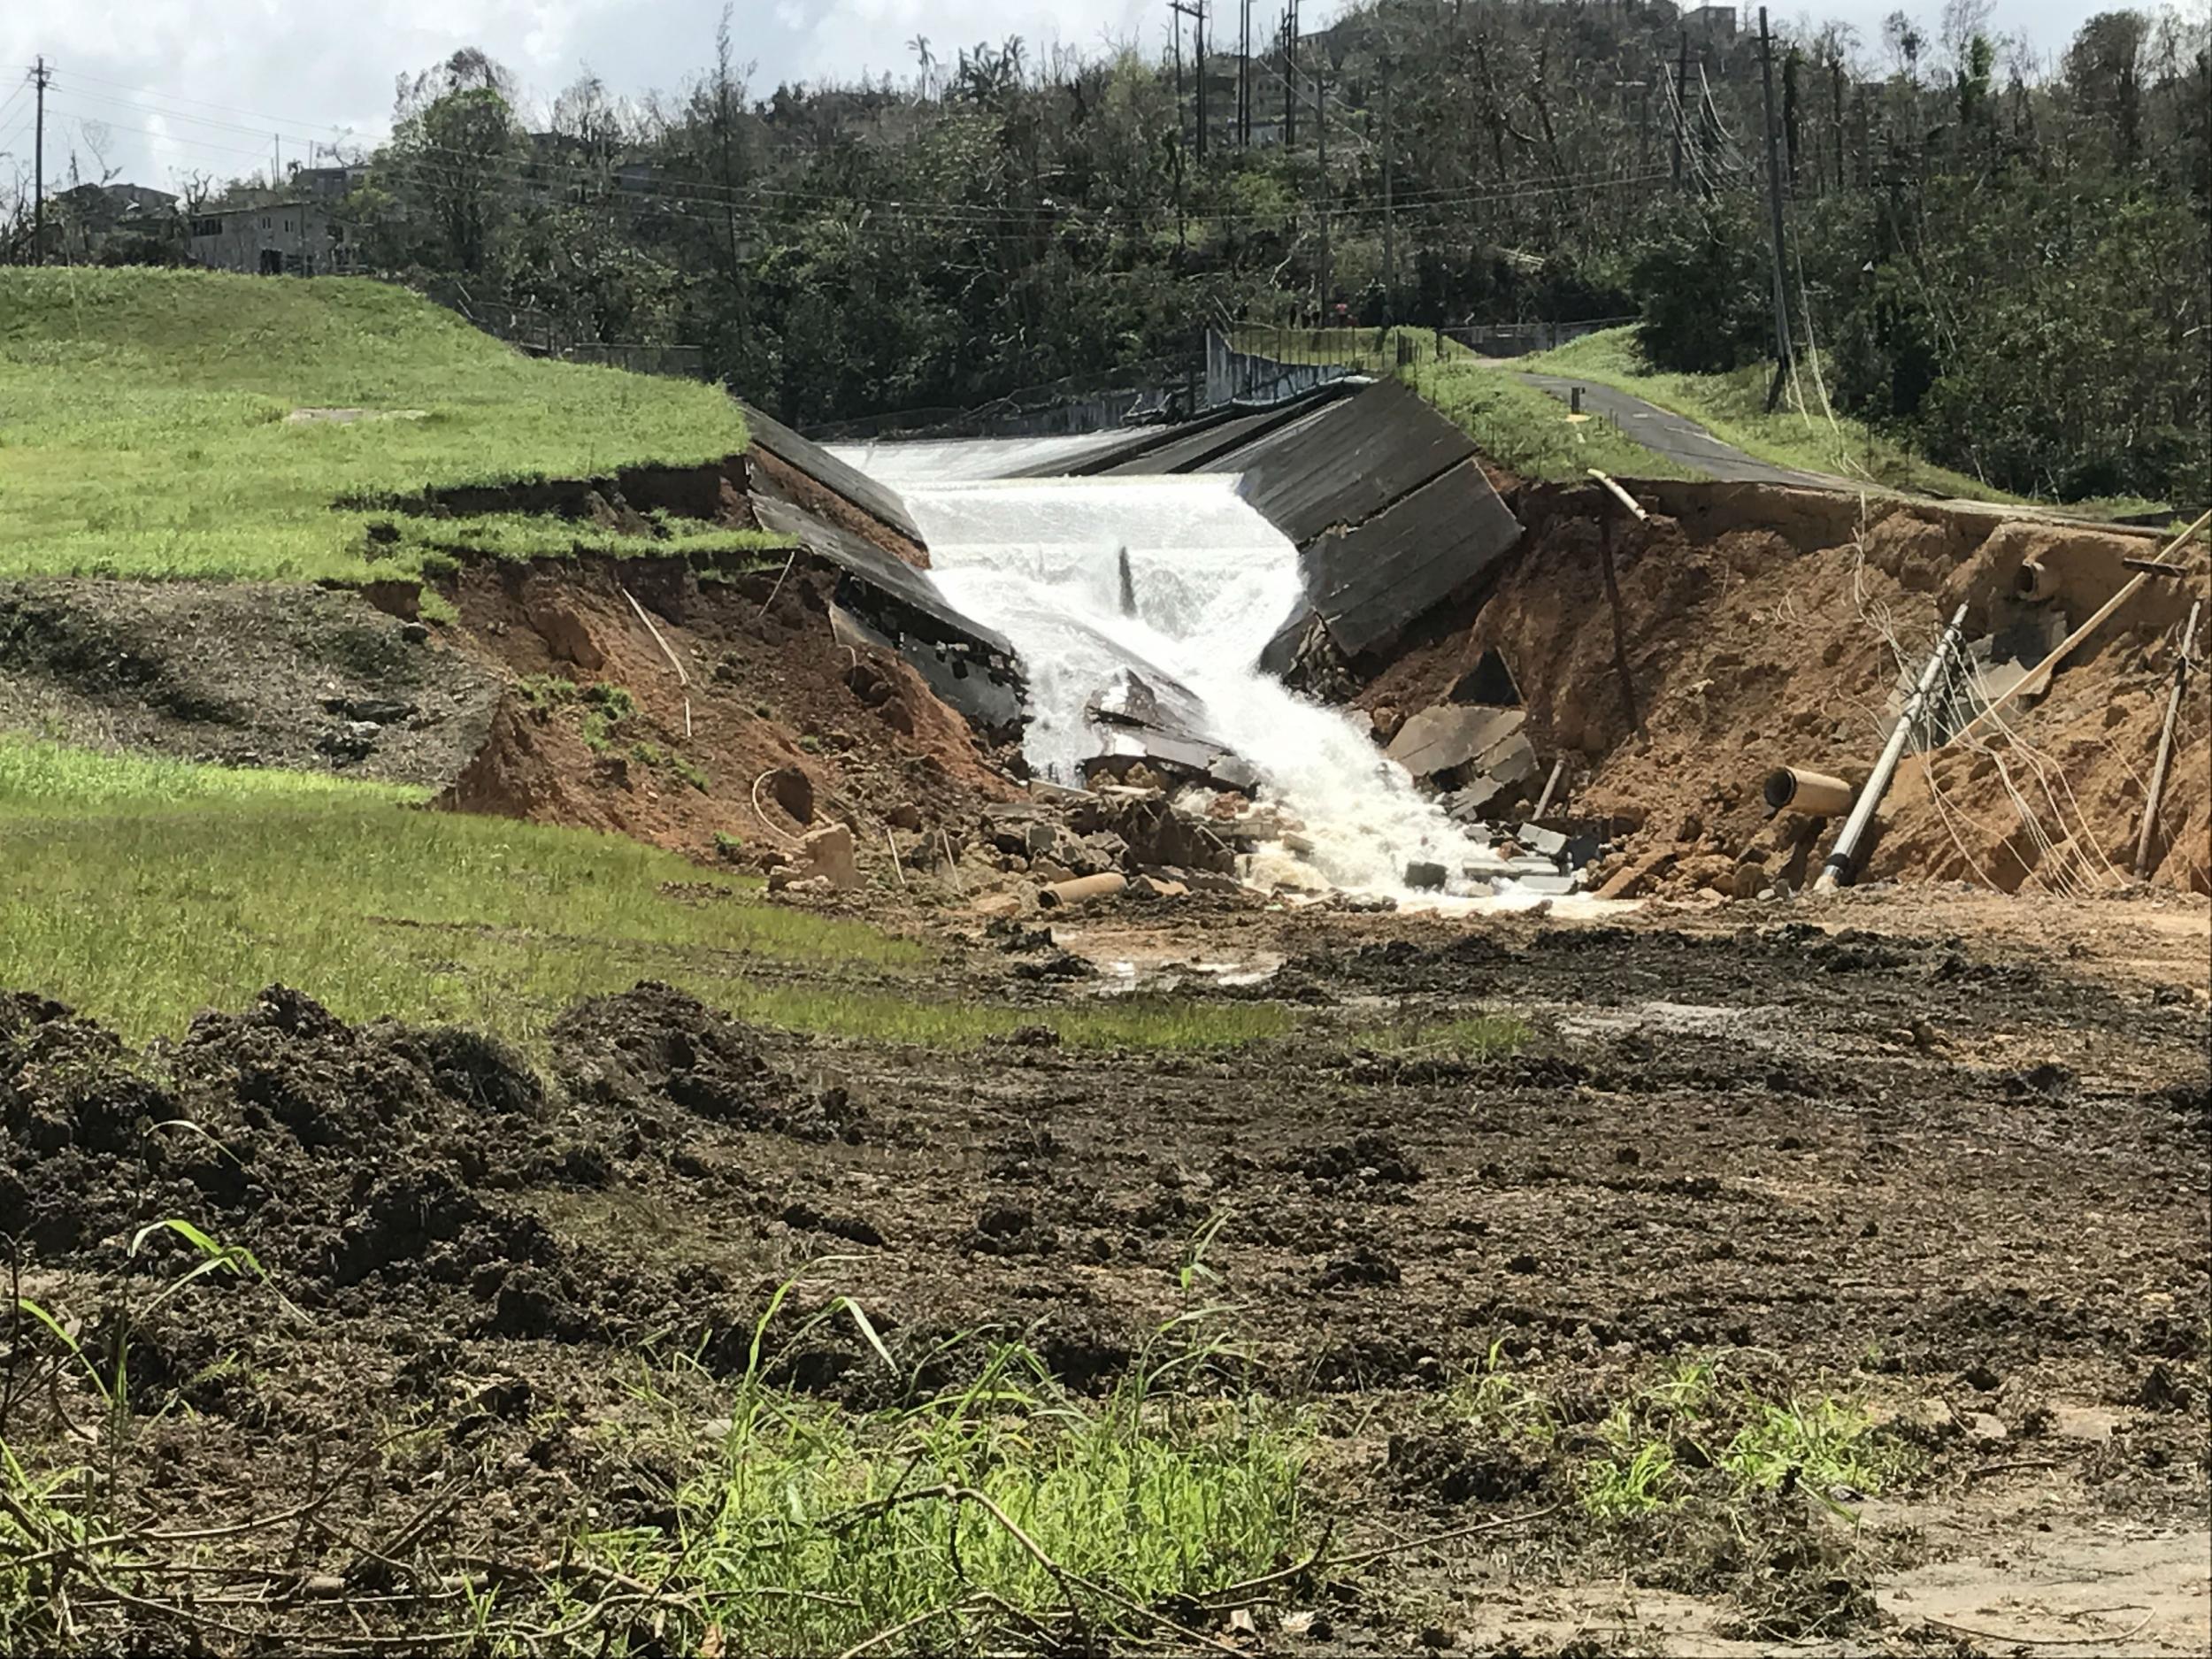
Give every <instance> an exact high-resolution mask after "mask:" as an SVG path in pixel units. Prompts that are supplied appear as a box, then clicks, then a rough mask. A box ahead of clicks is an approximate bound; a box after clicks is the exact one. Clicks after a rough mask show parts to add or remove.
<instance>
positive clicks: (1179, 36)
mask: <svg viewBox="0 0 2212 1659" xmlns="http://www.w3.org/2000/svg"><path fill="white" fill-rule="evenodd" d="M1167 9H1168V11H1169V12H1171V13H1172V14H1173V15H1174V18H1175V245H1176V247H1177V248H1181V247H1182V246H1183V240H1184V224H1183V8H1182V5H1181V4H1180V0H1168V7H1167Z"/></svg>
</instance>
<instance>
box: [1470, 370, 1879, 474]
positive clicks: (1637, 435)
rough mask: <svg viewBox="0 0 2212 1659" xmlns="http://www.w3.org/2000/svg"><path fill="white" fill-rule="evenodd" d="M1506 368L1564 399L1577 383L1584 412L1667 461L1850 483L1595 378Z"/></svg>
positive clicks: (1717, 470) (1708, 469)
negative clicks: (1748, 449)
mask: <svg viewBox="0 0 2212 1659" xmlns="http://www.w3.org/2000/svg"><path fill="white" fill-rule="evenodd" d="M1506 373H1509V374H1510V375H1511V376H1513V378H1514V379H1515V380H1522V381H1525V382H1526V383H1527V384H1528V385H1530V386H1533V387H1535V388H1537V389H1538V390H1540V391H1545V392H1549V393H1550V394H1551V395H1552V396H1554V397H1556V398H1557V399H1558V400H1559V401H1560V402H1561V403H1569V402H1571V401H1572V398H1571V394H1572V392H1573V389H1574V388H1576V387H1580V388H1582V407H1583V410H1584V412H1586V413H1587V414H1592V415H1608V416H1610V417H1611V418H1612V419H1615V420H1616V421H1617V422H1619V423H1620V428H1621V430H1622V431H1623V432H1624V433H1625V434H1627V435H1628V436H1629V438H1630V439H1631V440H1632V441H1633V442H1637V443H1640V444H1642V445H1643V446H1644V448H1645V449H1649V450H1650V451H1652V453H1653V454H1655V455H1663V456H1664V457H1667V459H1669V460H1670V461H1673V462H1675V463H1677V464H1678V465H1682V466H1686V467H1692V468H1694V469H1695V470H1696V471H1698V472H1702V473H1704V474H1706V475H1707V476H1708V477H1709V478H1717V479H1719V480H1721V481H1722V482H1724V483H1728V484H1794V485H1800V486H1809V487H1810V488H1815V489H1835V488H1846V489H1848V488H1854V487H1853V486H1852V485H1851V484H1850V483H1848V481H1847V480H1843V479H1839V478H1832V477H1829V476H1828V475H1827V474H1825V473H1822V472H1799V471H1797V470H1796V469H1795V468H1794V467H1787V466H1777V465H1774V464H1773V463H1772V462H1770V461H1762V460H1760V459H1759V458H1758V457H1756V456H1754V455H1747V454H1745V453H1744V452H1743V451H1742V450H1741V449H1737V448H1736V447H1735V446H1734V445H1732V444H1727V443H1723V442H1721V441H1720V440H1719V439H1718V438H1716V437H1715V436H1714V435H1713V434H1711V433H1709V432H1708V431H1706V430H1705V428H1704V427H1702V426H1699V425H1698V424H1697V422H1695V421H1694V420H1692V419H1689V417H1687V416H1686V415H1678V414H1675V413H1673V412H1672V411H1669V410H1664V409H1661V408H1660V407H1658V405H1656V404H1655V403H1646V402H1644V400H1643V399H1642V398H1640V397H1635V396H1631V395H1630V394H1628V393H1626V392H1623V391H1617V390H1615V389H1614V388H1612V387H1610V386H1601V385H1599V384H1598V383H1597V382H1596V381H1594V380H1576V379H1574V378H1573V377H1572V376H1571V375H1564V374H1536V373H1531V372H1529V371H1528V370H1525V369H1508V370H1507V371H1506Z"/></svg>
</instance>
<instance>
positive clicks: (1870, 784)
mask: <svg viewBox="0 0 2212 1659" xmlns="http://www.w3.org/2000/svg"><path fill="white" fill-rule="evenodd" d="M1965 626H1966V607H1965V606H1964V605H1961V606H1960V607H1959V608H1958V609H1957V610H1956V611H1953V612H1952V613H1951V620H1950V622H1949V623H1948V625H1947V626H1945V628H1944V630H1943V637H1942V638H1941V639H1939V640H1938V641H1936V648H1935V649H1934V650H1932V651H1931V652H1929V653H1928V665H1927V666H1926V667H1925V668H1923V669H1922V670H1921V671H1920V682H1919V684H1917V685H1916V686H1915V687H1913V694H1912V695H1911V696H1910V697H1909V699H1907V701H1906V703H1905V706H1904V708H1903V710H1901V712H1900V713H1899V714H1898V716H1897V726H1896V729H1895V730H1893V731H1892V732H1891V733H1890V734H1889V741H1888V742H1887V743H1886V744H1884V745H1883V746H1882V757H1881V759H1879V760H1878V761H1876V762H1875V763H1874V771H1873V773H1872V775H1871V776H1870V777H1869V778H1868V779H1867V780H1866V787H1865V788H1863V789H1862V790H1860V791H1859V799H1858V803H1857V804H1856V805H1855V806H1854V807H1853V808H1852V809H1851V816H1850V817H1849V818H1846V819H1845V820H1844V825H1843V833H1841V834H1839V835H1838V836H1837V837H1836V844H1835V846H1834V848H1833V849H1831V850H1830V852H1829V854H1828V862H1827V863H1826V864H1823V865H1822V866H1821V867H1820V877H1819V879H1817V880H1816V881H1815V882H1814V883H1813V891H1814V892H1816V893H1833V892H1834V891H1835V890H1836V887H1837V885H1838V884H1839V882H1842V881H1844V880H1847V879H1848V878H1849V877H1850V874H1851V865H1852V863H1853V861H1854V860H1855V859H1856V857H1857V856H1858V851H1859V838H1860V837H1861V836H1863V835H1864V834H1865V833H1866V831H1867V826H1869V825H1870V824H1872V823H1873V822H1874V814H1875V811H1876V810H1878V808H1879V807H1880V806H1881V804H1882V797H1883V796H1884V795H1887V794H1888V793H1889V780H1890V778H1891V776H1892V775H1893V773H1894V772H1896V771H1897V763H1898V762H1899V761H1900V760H1901V759H1903V758H1904V755H1905V745H1906V744H1908V743H1909V742H1910V741H1912V734H1913V731H1914V728H1915V727H1916V726H1919V724H1920V716H1921V711H1922V710H1924V709H1925V708H1926V707H1927V706H1928V698H1929V696H1930V695H1932V693H1933V692H1934V690H1935V684H1936V681H1937V680H1940V679H1941V678H1942V677H1943V665H1944V664H1946V663H1947V662H1949V661H1950V660H1951V648H1952V647H1953V646H1955V645H1956V644H1957V643H1958V637H1959V634H1961V632H1962V631H1963V630H1964V628H1965Z"/></svg>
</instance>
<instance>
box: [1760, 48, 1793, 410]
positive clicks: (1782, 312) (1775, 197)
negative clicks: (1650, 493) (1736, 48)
mask: <svg viewBox="0 0 2212 1659" xmlns="http://www.w3.org/2000/svg"><path fill="white" fill-rule="evenodd" d="M1759 80H1760V82H1761V84H1762V85H1763V88H1765V96H1766V125H1767V200H1768V204H1769V205H1770V207H1771V208H1772V210H1773V215H1774V383H1773V384H1772V385H1771V386H1770V387H1768V388H1767V411H1768V412H1769V413H1770V414H1771V413H1772V412H1773V411H1774V406H1775V405H1776V404H1777V403H1780V402H1781V401H1782V382H1783V381H1784V380H1787V379H1788V378H1789V373H1790V358H1791V351H1790V305H1789V287H1788V285H1787V283H1786V281H1785V280H1784V279H1783V275H1782V272H1783V266H1784V264H1785V261H1786V257H1787V256H1786V253H1785V250H1784V242H1783V233H1782V155H1781V148H1780V144H1779V142H1778V140H1777V138H1776V135H1775V130H1774V42H1773V38H1772V37H1771V36H1770V35H1768V33H1767V9H1766V8H1765V7H1764V6H1761V7H1760V8H1759Z"/></svg>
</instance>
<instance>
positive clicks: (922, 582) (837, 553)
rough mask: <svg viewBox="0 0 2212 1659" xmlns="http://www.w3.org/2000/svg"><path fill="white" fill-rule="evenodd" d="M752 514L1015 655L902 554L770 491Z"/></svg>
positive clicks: (967, 634) (960, 632)
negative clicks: (955, 606) (827, 521)
mask: <svg viewBox="0 0 2212 1659" xmlns="http://www.w3.org/2000/svg"><path fill="white" fill-rule="evenodd" d="M752 500H753V511H754V514H755V515H756V516H757V518H759V519H760V523H761V527H762V528H763V529H766V530H772V531H774V532H775V533H776V534H778V535H787V536H790V537H792V538H794V539H795V541H798V543H799V544H800V545H801V546H802V547H803V548H805V549H806V550H807V551H808V552H810V553H811V554H813V555H815V556H816V557H818V558H825V559H827V560H828V561H829V562H830V563H831V564H833V565H837V566H839V567H840V568H841V569H843V570H845V571H848V572H851V574H852V575H853V576H855V577H856V578H857V579H858V580H861V581H863V582H864V583H866V584H867V585H868V586H870V587H872V588H876V589H878V590H879V591H880V592H883V593H885V594H887V595H890V596H891V597H892V598H894V599H896V600H897V601H899V602H900V603H902V604H904V605H906V606H907V607H908V608H909V609H910V610H913V611H919V612H920V613H921V614H922V615H923V616H925V617H927V618H929V619H930V620H931V621H933V622H934V623H936V624H937V625H938V626H941V627H942V628H943V629H945V630H946V631H947V632H948V633H949V634H952V635H954V636H955V637H956V638H959V639H963V640H967V641H972V642H973V643H975V644H977V645H979V646H982V647H983V648H984V649H987V650H991V651H995V652H997V653H999V654H1000V655H1002V656H1003V657H1007V658H1008V659H1009V660H1012V659H1013V658H1014V656H1015V652H1014V646H1013V642H1012V641H1010V640H1009V639H1008V638H1007V637H1006V636H1005V635H1004V634H999V633H997V632H995V631H994V630H993V629H990V628H987V627H985V626H983V625H982V624H981V623H979V622H977V621H974V620H973V619H972V618H968V617H965V616H963V615H962V614H961V613H960V612H959V611H956V610H954V609H953V607H952V603H951V602H950V601H949V600H948V599H947V598H946V597H945V595H944V594H943V593H942V592H941V591H940V590H939V588H938V586H937V584H936V583H935V582H933V581H932V580H930V577H929V572H927V571H918V570H916V569H915V568H914V567H913V566H912V565H909V564H907V563H906V562H905V561H904V560H903V559H895V558H893V557H891V556H890V555H889V554H888V553H886V552H885V551H884V550H883V549H881V548H879V547H875V546H872V545H871V544H870V543H868V542H866V541H862V540H861V539H860V538H859V537H858V536H856V535H849V534H846V532H844V531H842V530H840V529H839V528H838V527H837V526H835V525H832V524H825V523H824V522H823V521H822V520H821V519H819V518H816V517H815V516H814V515H813V514H811V513H810V512H806V511H802V510H801V509H799V508H797V507H794V506H792V505H791V504H790V503H787V502H780V501H776V500H773V499H772V498H771V497H769V496H766V495H755V496H754V497H753V498H752Z"/></svg>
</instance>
